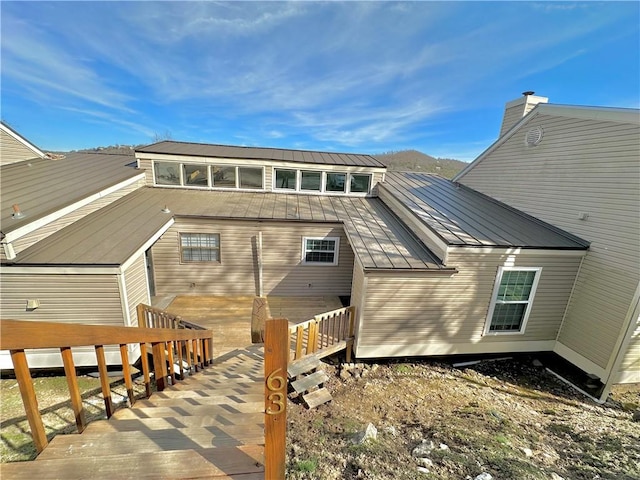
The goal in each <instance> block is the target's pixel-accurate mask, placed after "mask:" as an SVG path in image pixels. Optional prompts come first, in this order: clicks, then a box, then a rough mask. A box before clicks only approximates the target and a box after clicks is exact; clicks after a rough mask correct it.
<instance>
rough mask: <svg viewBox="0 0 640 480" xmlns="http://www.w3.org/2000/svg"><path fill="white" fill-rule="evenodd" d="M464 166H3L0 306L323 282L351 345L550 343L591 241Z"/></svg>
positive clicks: (487, 347)
mask: <svg viewBox="0 0 640 480" xmlns="http://www.w3.org/2000/svg"><path fill="white" fill-rule="evenodd" d="M535 98H541V97H535ZM541 106H542V105H541ZM541 106H540V107H541ZM540 107H537V108H534V109H533V110H532V111H531V113H530V114H529V115H537V113H536V112H537V111H538V108H540ZM520 115H522V113H520ZM507 116H513V111H511V112H508V115H506V117H507ZM525 118H528V117H525ZM636 130H637V124H636ZM513 131H514V129H511V130H509V131H508V133H506V134H505V135H504V136H503V137H502V138H501V140H499V141H498V143H500V142H501V141H503V140H502V139H504V138H507V137H509V136H510V135H512V132H513ZM543 137H544V138H543V139H542V140H541V141H539V142H538V143H539V145H540V146H543V145H544V144H545V142H546V141H547V130H546V129H545V133H544V135H543ZM490 150H491V149H490ZM481 158H482V157H481ZM635 160H636V163H637V161H638V159H637V156H636V157H635ZM133 162H135V163H133ZM477 165H478V166H477V167H473V168H471V169H470V170H468V171H466V172H465V173H464V174H463V175H462V176H461V178H463V180H461V181H460V182H458V183H454V182H451V181H449V180H445V179H443V178H441V177H439V176H437V175H428V174H420V173H397V172H386V168H385V167H384V165H382V164H381V163H380V162H379V161H378V160H376V159H375V158H374V157H371V156H369V155H357V154H340V153H330V152H312V151H300V150H286V149H273V148H250V147H232V146H221V145H208V144H194V143H183V142H173V141H164V142H159V143H156V144H153V145H149V146H147V147H143V148H139V149H137V150H136V152H135V159H134V158H133V157H127V156H121V155H117V156H111V155H101V154H70V155H68V156H67V157H66V158H64V159H59V160H51V159H42V160H38V161H34V160H28V161H23V162H19V163H16V164H14V165H8V166H3V167H2V171H1V174H2V198H1V200H2V211H3V213H2V238H3V240H2V241H3V248H4V252H5V253H4V257H3V265H2V292H1V297H0V300H1V306H2V315H3V317H4V318H17V319H24V320H30V319H33V320H54V321H70V322H78V323H112V324H123V325H132V326H133V325H136V324H137V318H136V316H135V308H134V307H135V305H136V304H137V303H140V302H145V303H148V302H149V299H150V297H151V296H152V295H190V294H192V295H204V294H207V295H240V294H241V295H278V296H304V295H318V296H323V295H336V296H343V297H350V300H351V303H352V304H353V305H355V306H356V307H357V308H356V311H357V325H356V344H355V353H356V356H358V357H360V358H377V357H394V356H413V355H445V354H463V353H475V354H479V353H499V352H528V351H557V352H558V353H560V354H561V355H562V354H563V351H562V350H561V348H560V347H558V345H559V344H560V342H561V339H562V338H563V334H564V333H565V332H567V328H569V327H568V326H569V322H568V320H567V318H568V312H570V311H571V309H572V308H574V307H573V305H574V304H575V295H576V292H578V287H577V283H576V279H577V278H578V279H579V278H581V276H582V275H583V274H584V272H585V271H586V270H585V268H586V267H585V265H587V264H588V262H587V259H589V257H590V255H591V253H592V252H591V247H590V242H594V241H596V240H595V239H592V238H590V236H589V235H583V233H582V232H580V231H575V230H573V229H571V228H563V225H561V224H559V223H557V222H556V221H555V218H553V217H549V218H544V217H541V216H540V215H536V214H535V212H531V211H527V209H526V208H521V209H519V210H518V209H516V208H517V207H518V205H517V204H514V203H512V202H511V201H508V199H505V198H500V199H499V200H501V201H498V200H496V199H495V195H494V196H493V197H494V198H492V197H491V196H488V195H487V192H485V191H483V190H482V189H481V188H476V187H474V186H473V185H469V186H467V185H465V184H466V181H465V180H464V177H465V175H471V173H472V172H473V171H474V169H476V168H477V169H478V170H481V166H482V163H481V162H480V160H479V161H477ZM34 168H35V169H34ZM509 173H512V172H509ZM54 174H55V175H56V176H54V177H52V176H51V175H54ZM527 176H528V175H526V174H525V175H524V177H525V179H526V177H527ZM52 178H55V179H56V180H54V181H52V180H51V179H52ZM463 183H465V184H463ZM54 185H55V186H57V188H54ZM60 187H61V188H60ZM469 187H473V188H475V190H474V189H472V188H469ZM60 190H62V191H60ZM480 192H482V193H480ZM636 194H637V192H636ZM631 195H633V194H631ZM14 204H17V205H19V208H20V211H21V212H23V213H24V215H25V217H24V218H22V219H20V218H15V216H14V217H12V209H11V205H14ZM525 212H526V213H525ZM637 283H638V282H637V279H636V285H637ZM634 288H635V287H634ZM29 301H30V302H31V303H29ZM636 304H637V299H636ZM34 307H35V308H34ZM318 313H320V312H318ZM636 318H637V314H636ZM623 327H624V326H623V325H622V324H621V325H619V328H620V329H623ZM619 333H621V332H619ZM627 343H628V342H627ZM565 344H566V343H564V342H563V345H565ZM625 345H626V344H625ZM625 351H626V350H625ZM563 356H565V357H566V358H568V359H569V360H570V361H572V362H574V363H576V364H577V365H578V366H580V367H581V368H584V369H585V370H586V371H587V372H589V373H594V372H593V371H592V370H590V369H588V368H585V366H583V365H582V364H580V363H578V362H576V361H575V359H574V358H573V357H571V356H569V355H563ZM109 358H110V361H112V362H114V363H115V362H118V356H117V351H116V350H114V351H113V352H112V355H111V356H110V357H109ZM76 361H77V363H78V364H83V363H84V364H88V363H91V362H92V361H93V357H92V352H77V355H76ZM31 362H32V363H31V364H32V365H34V366H44V365H55V364H59V363H60V360H59V354H57V353H55V352H50V353H47V354H45V355H40V356H39V357H37V358H36V357H34V358H33V359H32V360H31ZM0 366H2V367H3V368H7V367H9V368H10V363H9V359H8V357H7V356H6V355H5V356H0ZM600 378H602V379H603V381H606V380H607V378H605V377H600ZM621 380H633V377H631V378H621Z"/></svg>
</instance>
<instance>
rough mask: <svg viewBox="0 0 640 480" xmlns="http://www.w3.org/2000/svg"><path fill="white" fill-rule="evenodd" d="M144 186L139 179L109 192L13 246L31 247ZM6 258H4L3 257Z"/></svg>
mask: <svg viewBox="0 0 640 480" xmlns="http://www.w3.org/2000/svg"><path fill="white" fill-rule="evenodd" d="M142 186H144V181H143V180H139V181H137V182H134V183H132V184H131V185H127V186H126V187H123V188H121V189H119V190H117V191H115V192H112V193H109V194H107V195H105V196H104V197H101V198H98V199H96V200H94V201H93V202H91V203H88V204H87V205H84V206H83V207H80V208H78V209H77V210H74V211H73V212H70V213H68V214H66V215H64V216H62V217H60V218H58V219H57V220H54V221H52V222H50V223H47V224H46V225H44V226H42V227H40V228H38V229H37V230H35V231H34V232H31V233H29V234H27V235H24V236H23V237H20V238H18V239H17V240H15V241H14V242H12V243H13V248H14V251H15V252H16V253H20V252H21V251H23V250H25V249H27V248H29V247H30V246H31V245H33V244H35V243H37V242H39V241H40V240H43V239H45V238H47V237H48V236H49V235H53V234H54V233H56V232H57V231H58V230H61V229H63V228H64V227H66V226H68V225H71V224H72V223H74V222H76V221H78V220H80V219H81V218H84V217H86V216H87V215H89V214H90V213H93V212H95V211H97V210H100V209H101V208H103V207H106V206H107V205H109V204H111V203H113V202H115V201H116V200H118V199H119V198H122V197H124V196H125V195H127V194H129V193H131V192H133V191H135V190H137V189H138V188H140V187H142ZM1 255H2V256H3V257H4V250H2V253H1ZM3 259H4V258H3Z"/></svg>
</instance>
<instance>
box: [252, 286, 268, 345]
mask: <svg viewBox="0 0 640 480" xmlns="http://www.w3.org/2000/svg"><path fill="white" fill-rule="evenodd" d="M270 316H271V315H270V313H269V303H268V302H267V299H266V298H264V297H256V298H254V299H253V308H252V310H251V343H263V342H264V322H266V321H267V319H268V318H269V317H270Z"/></svg>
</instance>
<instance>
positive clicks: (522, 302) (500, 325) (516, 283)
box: [486, 267, 542, 334]
mask: <svg viewBox="0 0 640 480" xmlns="http://www.w3.org/2000/svg"><path fill="white" fill-rule="evenodd" d="M541 270H542V268H523V267H500V269H499V270H498V276H497V278H496V283H495V286H494V292H493V297H492V299H491V305H490V307H489V315H488V317H487V327H486V333H489V334H500V333H523V332H524V330H525V326H526V323H527V319H528V317H529V313H530V312H531V307H532V304H533V297H534V296H535V293H536V288H537V286H538V280H539V279H540V273H541Z"/></svg>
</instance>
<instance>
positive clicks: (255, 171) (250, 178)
mask: <svg viewBox="0 0 640 480" xmlns="http://www.w3.org/2000/svg"><path fill="white" fill-rule="evenodd" d="M262 177H263V175H262V167H238V180H239V186H240V188H247V189H252V190H255V189H262V188H264V183H263V178H262Z"/></svg>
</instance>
